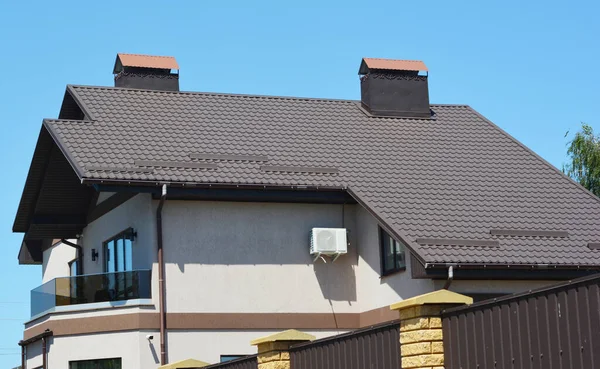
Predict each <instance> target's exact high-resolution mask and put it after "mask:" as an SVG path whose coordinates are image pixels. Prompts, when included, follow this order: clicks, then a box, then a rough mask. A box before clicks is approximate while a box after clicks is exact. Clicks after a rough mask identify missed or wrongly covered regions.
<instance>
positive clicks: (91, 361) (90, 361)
mask: <svg viewBox="0 0 600 369" xmlns="http://www.w3.org/2000/svg"><path fill="white" fill-rule="evenodd" d="M109 360H113V361H114V360H118V361H119V363H118V367H119V368H123V358H122V357H109V358H100V359H85V360H69V364H68V365H69V369H71V364H76V363H90V364H96V365H98V364H100V363H98V362H99V361H100V362H101V361H104V362H106V361H109Z"/></svg>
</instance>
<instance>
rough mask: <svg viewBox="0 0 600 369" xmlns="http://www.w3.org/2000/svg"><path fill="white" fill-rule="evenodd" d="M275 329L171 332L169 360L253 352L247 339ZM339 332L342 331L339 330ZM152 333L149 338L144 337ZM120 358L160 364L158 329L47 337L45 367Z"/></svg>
mask: <svg viewBox="0 0 600 369" xmlns="http://www.w3.org/2000/svg"><path fill="white" fill-rule="evenodd" d="M306 332H307V333H310V334H312V335H314V336H316V337H317V338H322V337H327V336H331V335H335V334H338V332H337V331H306ZM273 333H277V331H263V330H256V331H249V332H238V331H219V330H204V331H170V332H169V333H168V335H167V339H168V342H169V362H175V361H179V360H184V359H189V358H194V359H198V360H202V361H206V362H209V363H218V362H219V360H220V355H246V354H248V355H249V354H255V353H256V347H255V346H251V345H250V341H251V340H253V339H255V338H259V337H264V336H267V335H270V334H273ZM340 333H343V331H341V332H340ZM148 335H153V336H154V339H152V340H151V341H149V340H148V339H147V338H146V337H147V336H148ZM41 352H42V351H41V342H36V343H34V344H31V345H29V352H28V356H27V367H28V368H35V367H37V366H41V365H42V356H41ZM119 357H120V358H121V359H122V364H123V368H143V369H154V368H158V367H159V366H160V341H159V332H158V331H154V330H145V331H138V332H117V333H100V334H90V335H77V336H61V337H51V338H49V339H48V356H47V359H48V367H49V368H51V369H68V364H69V361H76V360H92V359H102V358H119Z"/></svg>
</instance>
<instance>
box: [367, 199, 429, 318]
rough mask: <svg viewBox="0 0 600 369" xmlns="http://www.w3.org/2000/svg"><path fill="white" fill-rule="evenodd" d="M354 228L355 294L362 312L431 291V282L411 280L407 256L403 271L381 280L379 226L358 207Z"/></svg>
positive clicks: (407, 256) (369, 215)
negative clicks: (356, 266)
mask: <svg viewBox="0 0 600 369" xmlns="http://www.w3.org/2000/svg"><path fill="white" fill-rule="evenodd" d="M356 228H357V238H358V245H359V250H358V252H359V257H358V286H357V291H358V299H359V301H360V306H361V311H368V310H372V309H376V308H380V307H384V306H387V305H391V304H393V303H395V302H398V301H400V300H403V299H406V298H410V297H413V296H417V295H420V294H423V293H427V292H431V291H433V283H432V281H431V280H427V279H412V277H411V265H410V257H409V255H408V254H407V255H406V260H407V265H406V270H405V271H403V272H398V273H396V274H392V275H388V276H385V277H381V274H380V273H381V255H380V248H379V224H378V222H377V220H376V219H375V218H374V217H373V216H372V215H371V214H369V212H367V210H365V209H364V208H363V207H361V206H357V209H356Z"/></svg>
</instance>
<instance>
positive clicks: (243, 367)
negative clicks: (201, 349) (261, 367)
mask: <svg viewBox="0 0 600 369" xmlns="http://www.w3.org/2000/svg"><path fill="white" fill-rule="evenodd" d="M257 367H258V362H257V360H256V355H250V356H245V357H242V358H239V359H236V360H231V361H226V362H224V363H219V364H213V365H209V366H205V367H204V368H203V369H217V368H218V369H256V368H257Z"/></svg>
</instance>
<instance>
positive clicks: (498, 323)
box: [443, 275, 600, 369]
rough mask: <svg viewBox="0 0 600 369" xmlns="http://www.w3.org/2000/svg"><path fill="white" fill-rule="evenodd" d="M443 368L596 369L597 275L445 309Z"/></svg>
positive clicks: (599, 327)
mask: <svg viewBox="0 0 600 369" xmlns="http://www.w3.org/2000/svg"><path fill="white" fill-rule="evenodd" d="M443 329H444V353H445V367H446V369H485V368H498V369H509V368H510V369H512V368H515V369H516V368H531V369H537V368H540V369H541V368H544V369H546V368H550V369H552V368H562V369H564V368H574V369H575V368H576V369H579V368H582V369H588V368H590V369H591V368H600V276H598V275H597V276H593V277H585V278H582V279H578V280H576V281H572V282H569V283H565V284H561V285H558V286H552V287H549V288H545V289H541V290H536V291H534V292H529V293H524V294H519V295H511V296H508V297H505V298H497V299H493V300H487V301H483V302H481V303H478V304H474V305H471V306H468V307H458V308H454V309H449V310H448V311H446V312H444V314H443Z"/></svg>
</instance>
